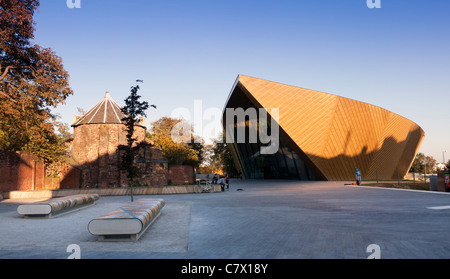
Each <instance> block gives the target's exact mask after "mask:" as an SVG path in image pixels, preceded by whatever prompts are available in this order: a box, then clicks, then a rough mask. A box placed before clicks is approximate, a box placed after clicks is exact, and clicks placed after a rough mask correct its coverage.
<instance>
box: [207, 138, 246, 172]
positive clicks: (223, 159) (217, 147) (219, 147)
mask: <svg viewBox="0 0 450 279" xmlns="http://www.w3.org/2000/svg"><path fill="white" fill-rule="evenodd" d="M213 153H214V155H213V162H212V164H213V165H214V166H220V167H221V168H222V171H223V172H226V173H228V174H229V175H230V176H238V174H239V173H238V170H237V168H236V165H235V163H234V159H233V155H232V154H231V151H230V147H229V146H228V144H227V143H226V137H225V135H224V134H223V133H222V134H220V135H219V137H218V138H217V139H215V140H214V141H213Z"/></svg>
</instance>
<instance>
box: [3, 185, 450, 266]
mask: <svg viewBox="0 0 450 279" xmlns="http://www.w3.org/2000/svg"><path fill="white" fill-rule="evenodd" d="M237 188H240V189H243V191H236V189H237ZM143 197H146V198H147V197H148V198H151V197H162V198H164V199H165V200H166V202H167V205H166V207H167V208H166V207H165V208H164V209H163V212H162V215H161V216H160V218H158V220H156V222H155V223H154V224H153V227H152V228H151V229H150V230H149V231H147V232H146V234H145V235H144V236H143V237H142V238H141V240H139V241H138V242H137V243H119V244H117V243H101V244H99V243H97V242H96V241H95V237H94V236H92V235H90V234H89V232H88V231H87V229H86V228H87V224H88V222H89V220H90V219H91V218H95V217H96V216H99V215H101V214H102V213H103V212H104V213H107V212H109V211H110V210H112V209H114V208H117V206H118V205H120V204H124V203H127V202H129V197H126V196H124V197H118V196H115V197H101V198H100V200H99V201H98V204H97V205H96V206H94V207H92V208H89V209H87V210H85V211H80V212H77V213H74V214H71V215H67V216H63V217H61V219H59V218H56V219H55V220H51V221H54V223H41V222H36V223H34V221H36V220H23V219H20V218H19V216H18V215H17V213H16V212H14V208H15V207H17V206H18V203H13V202H15V201H12V200H5V201H3V202H0V235H2V240H1V242H0V258H65V257H67V256H68V255H69V254H68V253H66V247H67V245H69V244H78V245H80V247H81V255H82V257H83V258H118V259H122V258H163V259H199V258H200V259H252V258H256V259H298V258H321V259H322V258H338V259H339V258H344V259H365V258H367V257H368V256H369V255H370V253H368V252H367V251H366V249H367V247H368V246H369V245H370V244H376V245H378V247H380V250H381V257H382V258H432V259H435V258H450V240H449V238H448V232H449V231H450V210H445V209H444V210H433V209H429V207H442V206H448V205H450V195H449V194H438V193H433V192H423V191H420V192H419V191H399V190H395V191H394V190H390V189H381V188H375V187H373V188H369V187H357V186H346V185H344V182H299V181H236V180H232V181H231V187H230V190H228V191H226V192H223V193H207V194H183V195H164V196H158V195H156V196H143ZM165 209H167V210H166V211H165ZM163 214H165V215H163ZM25 221H33V222H25ZM43 221H48V220H43ZM43 221H42V222H43ZM63 224H67V226H61V225H63ZM3 236H5V237H3Z"/></svg>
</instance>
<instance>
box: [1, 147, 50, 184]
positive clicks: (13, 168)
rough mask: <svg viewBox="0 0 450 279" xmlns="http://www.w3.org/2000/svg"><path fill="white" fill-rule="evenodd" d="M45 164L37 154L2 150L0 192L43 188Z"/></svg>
mask: <svg viewBox="0 0 450 279" xmlns="http://www.w3.org/2000/svg"><path fill="white" fill-rule="evenodd" d="M43 185H44V164H43V163H42V162H41V160H39V158H38V157H37V156H34V155H31V154H27V153H21V152H16V153H14V152H8V151H4V150H0V193H4V192H9V191H15V190H21V191H28V190H33V189H37V188H42V187H43Z"/></svg>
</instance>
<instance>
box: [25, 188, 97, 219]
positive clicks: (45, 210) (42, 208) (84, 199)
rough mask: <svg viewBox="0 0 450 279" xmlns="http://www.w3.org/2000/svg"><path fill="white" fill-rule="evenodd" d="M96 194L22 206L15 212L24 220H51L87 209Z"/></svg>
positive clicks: (93, 201) (95, 198) (95, 197)
mask: <svg viewBox="0 0 450 279" xmlns="http://www.w3.org/2000/svg"><path fill="white" fill-rule="evenodd" d="M99 198H100V196H99V195H98V194H81V195H73V196H67V197H62V198H55V199H51V200H48V201H44V202H36V203H31V204H22V205H20V206H19V207H18V208H17V212H18V213H19V214H20V215H23V216H24V217H25V218H47V219H48V218H52V217H56V216H61V215H65V214H68V213H71V212H74V211H78V210H81V209H83V208H87V207H89V206H92V205H94V204H95V201H96V200H98V199H99Z"/></svg>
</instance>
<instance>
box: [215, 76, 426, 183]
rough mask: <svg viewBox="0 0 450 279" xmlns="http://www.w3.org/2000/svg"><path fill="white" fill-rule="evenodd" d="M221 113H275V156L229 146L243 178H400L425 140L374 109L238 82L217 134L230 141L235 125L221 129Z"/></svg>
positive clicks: (414, 128)
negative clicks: (357, 173) (358, 173)
mask: <svg viewBox="0 0 450 279" xmlns="http://www.w3.org/2000/svg"><path fill="white" fill-rule="evenodd" d="M227 108H228V109H232V108H243V109H244V110H246V109H248V108H256V109H259V108H266V109H267V111H268V112H269V114H270V109H271V108H278V109H279V110H278V111H279V118H278V119H279V121H278V124H279V139H280V141H279V148H278V151H277V152H276V153H274V154H261V152H260V147H261V146H262V144H261V143H260V142H257V143H249V142H245V143H236V142H232V143H229V142H228V144H229V145H230V146H231V150H232V153H233V157H234V159H235V163H236V165H237V167H238V170H239V171H240V172H241V173H242V174H243V175H244V176H245V177H246V178H278V179H301V180H354V177H355V175H354V172H355V167H358V168H359V169H360V170H361V173H362V178H363V179H376V177H377V175H378V178H379V179H397V178H398V177H401V178H402V177H404V176H405V175H406V173H407V172H408V170H409V168H410V167H411V164H412V162H413V160H414V158H415V156H416V153H417V152H418V150H419V147H420V145H421V143H422V141H423V139H424V136H425V133H424V131H423V130H422V129H421V128H420V127H419V126H418V125H417V124H416V123H414V122H412V121H411V120H408V119H406V118H404V117H402V116H400V115H398V114H395V113H393V112H390V111H388V110H385V109H382V108H380V107H377V106H374V105H370V104H367V103H363V102H359V101H355V100H351V99H348V98H344V97H340V96H336V95H332V94H328V93H323V92H318V91H314V90H309V89H304V88H300V87H295V86H290V85H285V84H281V83H276V82H271V81H267V80H262V79H258V78H253V77H249V76H244V75H239V76H238V78H237V80H236V82H235V84H234V86H233V88H232V90H231V93H230V95H229V97H228V100H227V102H226V105H225V108H224V118H223V119H224V123H223V125H224V128H225V130H226V131H228V133H231V132H230V131H234V133H236V130H237V127H238V126H239V125H240V124H239V123H231V124H227V123H225V122H226V121H225V119H226V114H227ZM272 120H273V119H272ZM241 124H242V123H241ZM247 126H248V123H247ZM247 128H248V127H247Z"/></svg>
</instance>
